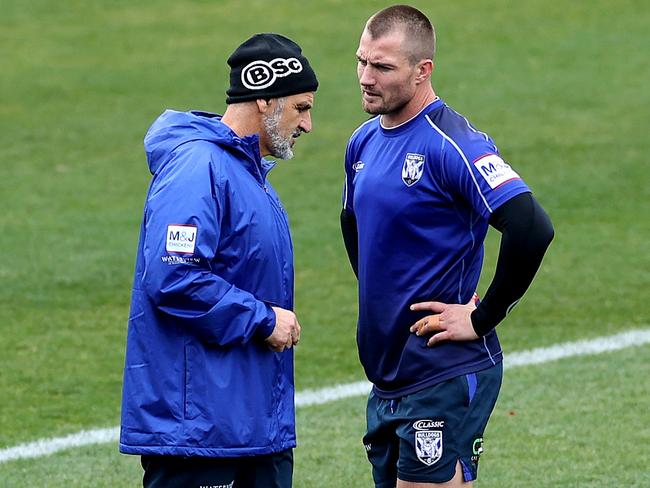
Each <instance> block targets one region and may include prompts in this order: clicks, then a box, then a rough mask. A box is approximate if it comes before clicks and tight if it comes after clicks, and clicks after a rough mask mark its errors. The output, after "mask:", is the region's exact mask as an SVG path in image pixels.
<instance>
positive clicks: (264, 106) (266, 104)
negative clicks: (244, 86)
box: [255, 98, 272, 114]
mask: <svg viewBox="0 0 650 488" xmlns="http://www.w3.org/2000/svg"><path fill="white" fill-rule="evenodd" d="M255 102H256V103H257V110H259V111H260V113H261V114H264V113H266V112H267V110H269V108H270V106H271V102H272V99H271V98H267V99H264V98H258V99H257V100H255Z"/></svg>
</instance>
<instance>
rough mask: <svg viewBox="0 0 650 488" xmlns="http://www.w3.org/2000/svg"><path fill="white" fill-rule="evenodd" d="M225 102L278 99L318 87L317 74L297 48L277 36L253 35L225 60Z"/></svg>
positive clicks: (287, 39)
mask: <svg viewBox="0 0 650 488" xmlns="http://www.w3.org/2000/svg"><path fill="white" fill-rule="evenodd" d="M228 64H229V65H230V88H228V90H227V91H226V95H228V98H226V103H239V102H248V101H250V100H257V99H259V98H279V97H286V96H289V95H295V94H297V93H305V92H313V91H316V89H317V88H318V80H317V79H316V73H314V70H313V69H312V68H311V66H310V65H309V61H307V58H306V57H304V56H303V55H302V50H301V49H300V46H299V45H298V44H296V43H295V42H293V41H292V40H291V39H289V38H287V37H284V36H281V35H280V34H267V33H265V34H255V35H254V36H253V37H251V38H250V39H248V40H247V41H245V42H244V43H243V44H242V45H241V46H239V47H238V48H237V49H235V52H234V53H232V55H231V56H230V57H229V58H228Z"/></svg>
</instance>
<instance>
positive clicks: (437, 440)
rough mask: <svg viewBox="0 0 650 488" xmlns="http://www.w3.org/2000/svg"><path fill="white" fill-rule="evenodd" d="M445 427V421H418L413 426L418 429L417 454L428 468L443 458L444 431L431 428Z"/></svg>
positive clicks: (416, 437)
mask: <svg viewBox="0 0 650 488" xmlns="http://www.w3.org/2000/svg"><path fill="white" fill-rule="evenodd" d="M444 425H445V422H444V420H418V421H417V422H415V423H414V424H413V428H414V429H416V430H415V454H416V455H417V457H418V459H419V460H420V461H422V462H423V463H424V464H426V465H427V466H431V465H432V464H435V463H437V462H438V461H439V460H440V458H441V457H442V431H441V430H429V428H431V427H439V428H442V427H444Z"/></svg>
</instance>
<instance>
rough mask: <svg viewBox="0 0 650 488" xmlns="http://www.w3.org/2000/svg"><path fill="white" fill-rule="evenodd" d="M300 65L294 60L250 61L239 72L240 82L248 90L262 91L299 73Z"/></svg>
mask: <svg viewBox="0 0 650 488" xmlns="http://www.w3.org/2000/svg"><path fill="white" fill-rule="evenodd" d="M301 71H302V64H301V63H300V61H298V60H297V59H296V58H286V59H285V58H275V59H272V60H271V61H263V60H261V59H260V60H258V61H252V62H250V63H248V64H247V65H246V66H245V67H244V69H243V70H242V72H241V82H242V83H243V84H244V86H245V87H246V88H248V89H249V90H262V89H264V88H267V87H269V86H271V85H272V84H273V83H275V80H277V79H278V78H284V77H285V76H289V75H290V74H292V73H300V72H301Z"/></svg>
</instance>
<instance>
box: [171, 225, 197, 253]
mask: <svg viewBox="0 0 650 488" xmlns="http://www.w3.org/2000/svg"><path fill="white" fill-rule="evenodd" d="M196 231H197V227H196V225H168V226H167V245H166V246H165V249H166V250H167V252H179V253H182V254H194V246H195V245H196Z"/></svg>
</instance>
